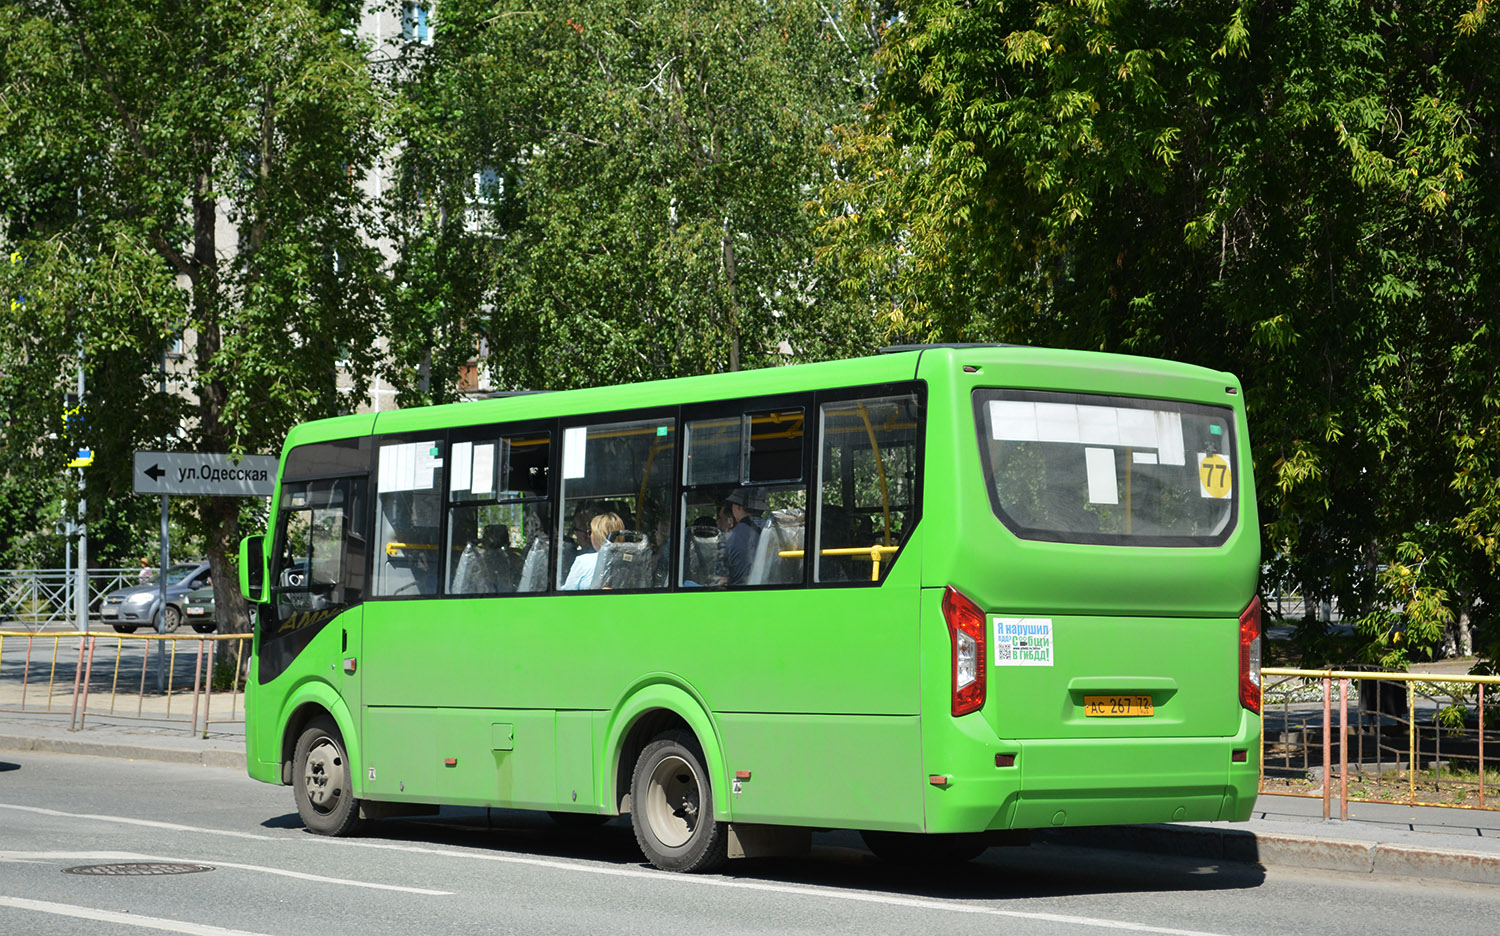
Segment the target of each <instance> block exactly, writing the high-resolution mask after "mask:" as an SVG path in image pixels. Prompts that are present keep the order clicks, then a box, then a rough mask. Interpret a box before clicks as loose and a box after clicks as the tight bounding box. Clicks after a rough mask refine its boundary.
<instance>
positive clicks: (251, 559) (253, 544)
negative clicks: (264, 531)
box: [240, 536, 266, 604]
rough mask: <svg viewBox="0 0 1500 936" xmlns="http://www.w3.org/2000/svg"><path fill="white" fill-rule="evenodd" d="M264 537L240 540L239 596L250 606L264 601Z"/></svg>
mask: <svg viewBox="0 0 1500 936" xmlns="http://www.w3.org/2000/svg"><path fill="white" fill-rule="evenodd" d="M265 542H266V538H265V537H264V536H247V537H245V538H244V539H242V540H240V594H242V595H244V596H245V600H246V601H249V602H250V603H251V604H262V603H263V602H265V600H266V594H265V591H266V553H265Z"/></svg>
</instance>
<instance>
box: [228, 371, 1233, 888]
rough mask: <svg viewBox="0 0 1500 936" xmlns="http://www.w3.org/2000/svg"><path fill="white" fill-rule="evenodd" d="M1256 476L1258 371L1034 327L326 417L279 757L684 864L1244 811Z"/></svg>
mask: <svg viewBox="0 0 1500 936" xmlns="http://www.w3.org/2000/svg"><path fill="white" fill-rule="evenodd" d="M1254 492H1255V485H1254V483H1253V482H1252V479H1251V461H1250V445H1249V441H1248V436H1247V433H1246V425H1245V410H1244V404H1243V397H1242V396H1241V394H1240V388H1239V384H1238V382H1237V380H1236V379H1235V378H1234V377H1233V376H1231V375H1229V374H1226V373H1220V372H1216V371H1212V370H1208V369H1204V368H1201V367H1194V366H1189V365H1184V364H1179V363H1172V362H1168V361H1160V360H1151V359H1146V358H1139V357H1128V356H1119V355H1106V354H1093V353H1082V352H1071V351H1059V350H1048V349H1037V348H1024V347H1007V346H996V345H932V346H920V347H910V348H895V349H889V350H888V351H887V352H885V353H882V354H880V355H877V356H874V357H868V358H861V359H855V360H845V361H836V362H830V363H822V364H807V365H797V366H787V367H777V368H768V369H764V370H755V371H744V372H739V373H732V374H716V375H709V376H702V377H689V378H683V379H675V380H664V381H658V382H651V383H642V384H634V385H627V386H614V387H600V388H596V389H588V390H574V391H566V392H558V393H541V394H519V395H511V396H504V397H497V398H494V399H487V400H480V401H473V402H466V403H459V404H453V405H446V406H434V407H425V408H419V409H407V410H399V411H391V412H382V413H378V414H365V415H353V416H344V417H339V418H334V419H327V420H319V421H316V422H311V423H307V424H305V425H302V426H299V427H297V428H296V429H294V430H293V431H292V432H291V433H290V435H289V436H288V438H287V441H286V446H285V449H284V451H283V454H282V458H281V466H280V472H279V477H278V480H277V486H276V493H275V497H274V500H273V502H272V517H273V521H272V529H271V530H270V531H269V533H268V534H267V535H266V536H265V537H261V536H252V537H249V538H247V539H246V540H245V542H244V543H243V544H242V546H241V557H240V569H241V576H242V580H241V588H242V590H243V591H244V593H245V595H246V596H247V597H248V598H249V599H250V600H251V602H252V603H253V605H254V606H255V607H256V609H257V613H256V630H255V639H254V644H253V647H254V652H253V656H252V659H251V663H250V667H251V673H250V675H249V678H248V688H247V694H246V700H245V711H246V755H247V757H246V760H247V769H248V772H249V773H250V775H251V776H252V777H254V778H255V779H258V780H262V781H266V782H269V783H279V784H284V785H290V786H291V787H292V788H293V791H294V795H295V799H296V802H297V808H298V811H299V813H300V814H301V816H302V819H303V821H304V822H305V823H306V825H307V827H308V828H309V829H311V830H313V831H315V832H320V833H325V834H331V835H341V834H347V833H350V832H352V831H354V830H355V829H356V828H358V827H359V826H360V825H361V824H362V823H363V822H365V821H366V820H368V819H371V818H379V817H384V816H393V815H406V814H413V813H419V812H422V811H431V810H432V809H434V808H435V806H436V804H451V805H469V806H485V807H510V808H518V809H531V810H545V811H547V812H550V813H551V814H552V815H553V816H554V817H555V818H556V819H557V820H558V821H559V822H602V821H604V820H606V819H608V818H609V817H612V816H617V815H620V814H623V813H629V814H630V815H631V819H632V825H633V826H634V829H635V835H636V839H637V841H638V842H639V844H640V847H641V850H642V852H643V853H644V854H645V856H646V858H647V859H648V860H649V861H650V862H651V863H652V864H654V865H656V866H658V867H660V868H664V869H668V870H679V871H707V870H710V869H713V868H715V867H718V866H719V865H720V864H721V863H722V861H723V860H724V859H726V858H730V857H742V856H749V855H766V854H789V853H795V852H797V851H798V850H799V849H805V848H806V847H807V845H808V843H809V841H810V830H811V829H824V828H845V829H857V830H860V831H861V832H862V833H863V835H864V837H865V840H866V842H867V843H868V844H869V845H870V847H871V848H872V850H874V851H875V852H876V853H877V854H879V855H882V856H887V857H899V856H913V855H922V856H927V857H931V856H946V857H951V858H959V859H962V858H967V857H972V856H974V855H977V854H978V853H979V852H980V851H982V850H983V849H984V848H985V847H987V846H988V845H990V844H1000V843H1007V842H1017V841H1024V840H1025V839H1026V837H1027V836H1028V835H1029V832H1028V831H1026V830H1030V829H1035V828H1051V827H1058V826H1077V825H1098V824H1117V823H1141V822H1161V821H1171V820H1244V819H1246V818H1247V817H1248V816H1249V815H1250V810H1251V807H1252V805H1253V803H1254V798H1255V791H1256V781H1257V765H1258V760H1259V758H1258V754H1256V752H1257V748H1258V745H1259V741H1260V731H1261V723H1260V713H1259V705H1260V701H1259V678H1260V642H1259V636H1260V612H1259V602H1258V600H1257V599H1256V597H1255V592H1256V587H1257V583H1258V575H1259V567H1260V546H1259V531H1258V528H1257V521H1256V512H1255V497H1254Z"/></svg>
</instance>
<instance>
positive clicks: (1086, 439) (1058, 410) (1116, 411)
mask: <svg viewBox="0 0 1500 936" xmlns="http://www.w3.org/2000/svg"><path fill="white" fill-rule="evenodd" d="M990 434H991V435H992V436H994V437H995V441H997V442H1062V443H1068V444H1073V445H1096V446H1097V445H1109V446H1115V447H1118V448H1129V449H1133V450H1139V449H1146V450H1154V451H1155V453H1156V457H1157V459H1158V462H1159V463H1160V464H1163V465H1182V464H1185V463H1186V462H1185V458H1184V451H1183V440H1182V414H1181V413H1174V412H1171V411H1169V410H1152V409H1141V408H1137V407H1130V406H1090V405H1088V404H1080V403H1034V402H1030V401H1027V400H991V401H990Z"/></svg>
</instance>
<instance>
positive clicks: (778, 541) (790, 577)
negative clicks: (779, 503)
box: [745, 509, 807, 585]
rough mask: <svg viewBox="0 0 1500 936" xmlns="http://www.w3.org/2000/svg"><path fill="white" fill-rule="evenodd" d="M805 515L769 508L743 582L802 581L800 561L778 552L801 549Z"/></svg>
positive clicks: (797, 511)
mask: <svg viewBox="0 0 1500 936" xmlns="http://www.w3.org/2000/svg"><path fill="white" fill-rule="evenodd" d="M805 520H806V517H805V514H804V513H803V511H801V510H797V509H788V510H776V511H772V513H771V517H770V522H769V523H767V524H766V525H765V526H764V527H762V528H761V531H760V539H759V540H758V541H757V542H756V544H755V559H754V561H753V562H751V564H750V574H749V575H748V576H747V577H746V579H745V584H746V585H791V584H796V583H800V582H801V581H802V560H801V559H800V558H791V557H783V556H781V555H780V553H782V552H785V551H788V550H797V549H801V548H802V546H803V542H804V540H805V539H806V532H805V531H806V529H807V526H806V522H805Z"/></svg>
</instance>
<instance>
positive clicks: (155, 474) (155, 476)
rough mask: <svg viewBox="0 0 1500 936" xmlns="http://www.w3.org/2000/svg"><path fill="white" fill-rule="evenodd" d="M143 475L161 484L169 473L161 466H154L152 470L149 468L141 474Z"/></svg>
mask: <svg viewBox="0 0 1500 936" xmlns="http://www.w3.org/2000/svg"><path fill="white" fill-rule="evenodd" d="M141 474H143V475H145V476H146V477H148V478H150V479H151V480H152V481H155V482H156V483H157V484H160V483H161V479H162V478H165V477H166V476H167V473H166V472H165V471H163V470H162V467H161V466H160V465H152V466H151V467H150V468H147V469H146V470H145V471H143V472H141Z"/></svg>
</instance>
